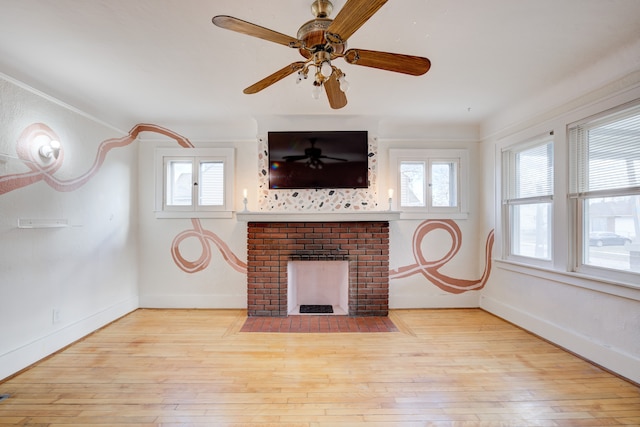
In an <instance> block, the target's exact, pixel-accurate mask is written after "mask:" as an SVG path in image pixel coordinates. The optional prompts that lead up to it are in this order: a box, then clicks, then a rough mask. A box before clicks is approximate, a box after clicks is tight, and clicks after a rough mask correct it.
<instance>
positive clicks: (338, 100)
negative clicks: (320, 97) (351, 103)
mask: <svg viewBox="0 0 640 427" xmlns="http://www.w3.org/2000/svg"><path fill="white" fill-rule="evenodd" d="M323 86H324V90H325V92H327V98H328V99H329V105H330V106H331V108H333V109H334V110H338V109H340V108H342V107H344V106H345V105H347V95H345V94H344V92H343V91H342V90H340V83H338V79H337V77H336V73H335V72H334V73H333V74H331V77H329V79H327V80H325V82H324V84H323Z"/></svg>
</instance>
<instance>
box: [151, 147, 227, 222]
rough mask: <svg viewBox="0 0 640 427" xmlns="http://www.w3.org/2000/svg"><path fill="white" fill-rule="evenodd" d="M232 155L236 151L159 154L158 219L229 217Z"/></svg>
mask: <svg viewBox="0 0 640 427" xmlns="http://www.w3.org/2000/svg"><path fill="white" fill-rule="evenodd" d="M186 154H189V155H186ZM233 154H234V152H233V149H222V148H215V149H214V148H211V149H204V148H203V149H195V148H189V149H158V150H156V161H157V163H158V176H157V179H156V216H158V217H162V218H173V217H177V218H184V217H207V216H211V213H214V214H215V213H216V212H218V213H220V212H228V213H229V214H228V215H227V216H230V211H231V209H232V208H231V206H232V205H233V203H232V200H231V194H232V191H233V187H232V184H233V163H234V156H233ZM207 213H209V214H207ZM214 216H218V215H214Z"/></svg>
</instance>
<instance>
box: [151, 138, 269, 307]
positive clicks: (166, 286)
mask: <svg viewBox="0 0 640 427" xmlns="http://www.w3.org/2000/svg"><path fill="white" fill-rule="evenodd" d="M214 138H215V136H214ZM191 142H192V143H193V145H194V146H195V147H197V148H206V147H234V148H235V158H236V165H235V170H236V182H235V189H236V190H235V192H234V197H235V201H234V206H235V209H236V210H238V211H240V210H242V209H243V204H242V189H243V188H247V189H249V190H248V198H249V200H250V204H249V208H250V209H253V208H254V206H255V202H256V194H257V191H256V190H255V189H256V188H257V164H258V163H257V156H258V150H257V141H233V140H232V139H231V138H229V139H226V138H225V140H223V141H217V142H210V141H205V142H202V141H191ZM158 147H163V148H167V147H174V148H175V147H176V144H175V142H171V141H160V140H157V139H153V138H151V139H149V138H147V139H145V138H142V140H141V141H140V145H139V151H140V156H139V159H140V162H139V166H140V181H139V189H138V191H139V199H138V206H139V222H140V257H139V260H140V281H139V286H140V305H141V307H153V308H167V307H179V308H245V307H246V306H247V277H246V274H244V273H242V272H238V271H237V270H235V269H234V268H233V267H232V266H231V265H230V264H229V263H228V262H226V261H225V259H224V257H223V255H222V253H221V252H220V251H219V250H218V248H217V247H216V245H215V244H214V243H213V242H212V241H211V240H207V241H206V245H207V246H208V248H203V247H202V244H201V242H200V241H199V240H198V239H197V238H195V237H189V238H187V239H185V240H184V241H183V242H182V243H181V244H180V245H179V250H180V253H181V255H182V256H184V257H185V258H186V259H187V260H189V261H195V260H197V259H198V258H200V257H201V256H202V255H203V250H207V249H210V251H211V252H210V256H209V257H208V261H207V266H206V268H204V269H203V270H201V271H197V272H192V273H188V272H185V271H183V270H181V269H180V268H179V266H178V265H177V264H176V262H175V261H174V259H173V258H172V256H171V248H172V242H173V240H174V238H175V237H176V236H177V235H178V234H179V233H181V232H183V231H186V230H191V229H193V225H192V222H191V219H188V218H184V219H182V218H178V219H176V218H171V219H158V218H156V215H155V213H154V206H155V199H154V195H155V190H154V188H155V187H154V186H155V169H154V158H155V154H154V153H155V149H156V148H158ZM185 150H188V148H185ZM199 221H200V223H201V225H202V228H203V229H204V230H206V231H207V232H210V233H213V234H215V235H216V236H217V237H218V238H219V239H220V240H221V241H222V242H224V243H225V244H226V245H227V246H228V247H229V249H230V250H231V251H232V252H233V254H235V256H237V257H238V258H239V259H240V260H242V261H243V262H246V259H247V255H246V254H247V224H246V223H245V222H239V221H237V220H236V219H235V217H233V218H228V219H227V218H222V219H213V218H202V219H199Z"/></svg>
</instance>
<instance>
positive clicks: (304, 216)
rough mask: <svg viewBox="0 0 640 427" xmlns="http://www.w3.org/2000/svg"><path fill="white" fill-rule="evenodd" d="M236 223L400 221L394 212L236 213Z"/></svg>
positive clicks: (398, 215) (397, 214)
mask: <svg viewBox="0 0 640 427" xmlns="http://www.w3.org/2000/svg"><path fill="white" fill-rule="evenodd" d="M236 218H237V219H238V221H245V222H363V221H394V220H399V219H400V212H396V211H360V212H251V211H247V212H236Z"/></svg>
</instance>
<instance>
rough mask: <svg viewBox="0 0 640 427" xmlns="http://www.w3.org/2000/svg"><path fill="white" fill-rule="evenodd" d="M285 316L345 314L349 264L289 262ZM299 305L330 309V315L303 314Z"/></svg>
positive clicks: (347, 296) (347, 301)
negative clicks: (328, 307) (329, 307)
mask: <svg viewBox="0 0 640 427" xmlns="http://www.w3.org/2000/svg"><path fill="white" fill-rule="evenodd" d="M287 288H288V292H287V294H288V295H287V296H288V298H287V314H333V315H346V314H348V313H349V261H322V260H314V261H291V260H290V261H289V262H288V263H287ZM301 306H320V307H321V306H331V308H332V311H333V312H332V313H318V312H315V313H305V311H307V310H300V308H301Z"/></svg>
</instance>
